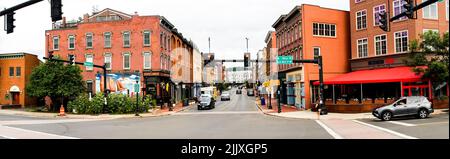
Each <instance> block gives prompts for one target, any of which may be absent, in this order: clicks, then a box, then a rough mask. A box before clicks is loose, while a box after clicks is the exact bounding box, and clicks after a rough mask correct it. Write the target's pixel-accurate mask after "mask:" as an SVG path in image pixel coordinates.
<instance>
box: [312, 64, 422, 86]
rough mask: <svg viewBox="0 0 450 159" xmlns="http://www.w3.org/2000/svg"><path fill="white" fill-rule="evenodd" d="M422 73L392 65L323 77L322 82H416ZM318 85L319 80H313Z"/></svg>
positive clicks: (329, 83) (328, 83)
mask: <svg viewBox="0 0 450 159" xmlns="http://www.w3.org/2000/svg"><path fill="white" fill-rule="evenodd" d="M421 77H422V75H418V74H416V73H415V72H414V71H413V70H412V68H411V67H394V68H382V69H374V70H362V71H355V72H350V73H347V74H343V75H338V76H336V77H334V78H331V79H325V81H324V84H326V85H332V84H367V83H390V82H418V81H421ZM314 85H319V82H314Z"/></svg>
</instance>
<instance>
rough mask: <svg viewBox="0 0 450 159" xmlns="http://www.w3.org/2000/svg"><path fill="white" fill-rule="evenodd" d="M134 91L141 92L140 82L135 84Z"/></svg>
mask: <svg viewBox="0 0 450 159" xmlns="http://www.w3.org/2000/svg"><path fill="white" fill-rule="evenodd" d="M134 92H136V93H139V84H134Z"/></svg>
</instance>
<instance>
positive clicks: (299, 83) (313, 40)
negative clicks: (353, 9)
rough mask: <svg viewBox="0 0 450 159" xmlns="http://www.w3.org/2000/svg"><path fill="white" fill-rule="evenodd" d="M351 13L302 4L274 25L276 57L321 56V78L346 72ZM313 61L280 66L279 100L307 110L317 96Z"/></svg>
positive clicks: (315, 68)
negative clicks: (322, 73)
mask: <svg viewBox="0 0 450 159" xmlns="http://www.w3.org/2000/svg"><path fill="white" fill-rule="evenodd" d="M349 25H350V14H349V12H348V11H342V10H336V9H329V8H323V7H320V6H315V5H307V4H303V5H301V6H296V7H295V8H294V9H293V10H292V11H291V12H289V13H288V14H286V15H282V16H280V18H279V19H278V20H277V21H276V22H275V24H273V26H272V27H273V28H275V30H276V38H277V39H276V43H277V48H278V55H279V56H288V55H290V56H293V58H294V60H301V59H314V58H315V57H317V56H319V55H321V56H322V57H323V62H324V64H323V67H324V78H325V79H328V78H331V77H334V76H336V75H340V74H345V73H347V72H348V71H349V64H348V59H349V58H350V52H351V48H350V29H349V28H350V26H349ZM318 72H319V69H318V66H317V65H314V64H291V65H279V74H278V78H279V79H280V81H281V97H282V98H281V102H282V103H284V104H287V105H291V106H296V107H297V108H298V109H300V108H304V109H310V108H311V103H314V101H316V100H317V99H318V96H317V95H316V96H314V95H313V94H317V93H314V92H317V88H316V87H314V86H313V82H315V81H318V80H319V73H318Z"/></svg>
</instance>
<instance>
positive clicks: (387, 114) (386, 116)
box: [381, 112, 392, 121]
mask: <svg viewBox="0 0 450 159" xmlns="http://www.w3.org/2000/svg"><path fill="white" fill-rule="evenodd" d="M391 119H392V113H391V112H383V113H382V114H381V120H383V121H389V120H391Z"/></svg>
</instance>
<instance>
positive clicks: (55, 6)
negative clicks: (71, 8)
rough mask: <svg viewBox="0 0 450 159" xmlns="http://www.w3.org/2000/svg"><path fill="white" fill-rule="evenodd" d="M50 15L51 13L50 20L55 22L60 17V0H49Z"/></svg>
mask: <svg viewBox="0 0 450 159" xmlns="http://www.w3.org/2000/svg"><path fill="white" fill-rule="evenodd" d="M50 3H51V5H50V6H51V15H52V21H53V22H56V21H58V20H61V19H62V14H63V12H62V6H63V5H62V2H61V0H51V2H50Z"/></svg>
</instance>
